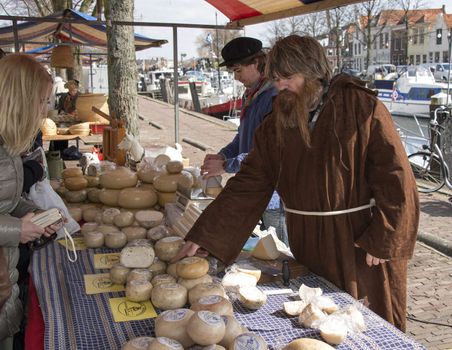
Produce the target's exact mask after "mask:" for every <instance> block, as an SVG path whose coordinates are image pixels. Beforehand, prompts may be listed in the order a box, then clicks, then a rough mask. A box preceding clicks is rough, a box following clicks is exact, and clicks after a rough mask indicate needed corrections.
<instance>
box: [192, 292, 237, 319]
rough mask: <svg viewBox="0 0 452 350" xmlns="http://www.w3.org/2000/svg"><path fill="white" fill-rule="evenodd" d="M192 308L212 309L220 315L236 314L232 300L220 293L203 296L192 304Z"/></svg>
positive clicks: (198, 309) (195, 309)
mask: <svg viewBox="0 0 452 350" xmlns="http://www.w3.org/2000/svg"><path fill="white" fill-rule="evenodd" d="M190 309H191V310H193V311H201V310H207V311H212V312H215V313H216V314H218V315H220V316H223V315H231V316H232V315H233V314H234V311H233V308H232V304H231V302H230V301H229V300H227V299H226V298H223V297H220V296H219V295H207V296H204V297H201V298H199V299H198V301H196V302H194V303H193V304H192V305H191V307H190Z"/></svg>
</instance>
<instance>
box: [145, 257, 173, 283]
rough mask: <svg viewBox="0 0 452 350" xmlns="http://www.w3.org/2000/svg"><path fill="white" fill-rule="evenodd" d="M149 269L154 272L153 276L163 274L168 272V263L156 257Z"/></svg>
mask: <svg viewBox="0 0 452 350" xmlns="http://www.w3.org/2000/svg"><path fill="white" fill-rule="evenodd" d="M148 270H149V271H151V272H152V275H153V276H157V275H163V274H165V272H166V263H165V262H164V261H161V260H160V259H159V258H155V259H154V262H153V263H152V265H151V266H149V267H148ZM174 282H176V280H174Z"/></svg>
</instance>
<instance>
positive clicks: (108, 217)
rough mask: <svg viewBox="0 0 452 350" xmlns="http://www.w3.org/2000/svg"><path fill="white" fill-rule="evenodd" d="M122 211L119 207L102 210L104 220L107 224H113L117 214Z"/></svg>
mask: <svg viewBox="0 0 452 350" xmlns="http://www.w3.org/2000/svg"><path fill="white" fill-rule="evenodd" d="M120 213H121V212H120V211H119V209H118V208H108V209H105V210H104V211H103V212H102V222H103V223H104V224H106V225H113V224H114V222H115V216H116V215H119V214H120Z"/></svg>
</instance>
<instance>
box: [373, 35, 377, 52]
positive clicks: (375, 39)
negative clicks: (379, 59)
mask: <svg viewBox="0 0 452 350" xmlns="http://www.w3.org/2000/svg"><path fill="white" fill-rule="evenodd" d="M374 49H375V50H376V49H377V36H376V35H374Z"/></svg>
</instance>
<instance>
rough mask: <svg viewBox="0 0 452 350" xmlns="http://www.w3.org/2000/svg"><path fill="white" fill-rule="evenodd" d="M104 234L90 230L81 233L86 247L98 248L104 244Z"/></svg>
mask: <svg viewBox="0 0 452 350" xmlns="http://www.w3.org/2000/svg"><path fill="white" fill-rule="evenodd" d="M104 239H105V236H104V234H103V233H102V232H98V231H92V232H87V233H85V234H84V235H83V240H84V241H85V244H86V246H87V247H88V248H100V247H102V246H103V245H104Z"/></svg>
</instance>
